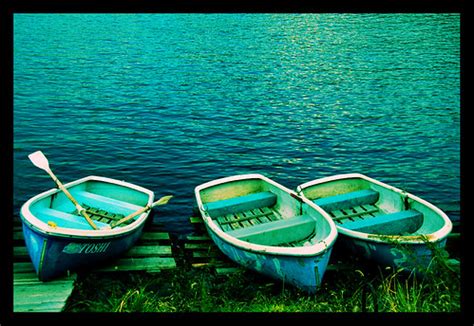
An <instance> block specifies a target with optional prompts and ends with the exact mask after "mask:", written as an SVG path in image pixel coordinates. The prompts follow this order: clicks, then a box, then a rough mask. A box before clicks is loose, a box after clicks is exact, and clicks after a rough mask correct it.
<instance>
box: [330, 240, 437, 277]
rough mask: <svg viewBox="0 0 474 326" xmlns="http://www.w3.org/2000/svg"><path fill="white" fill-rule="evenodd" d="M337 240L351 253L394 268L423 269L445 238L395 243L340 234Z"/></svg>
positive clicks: (430, 261) (428, 264) (427, 265)
mask: <svg viewBox="0 0 474 326" xmlns="http://www.w3.org/2000/svg"><path fill="white" fill-rule="evenodd" d="M339 241H340V243H341V245H342V246H344V247H345V248H346V249H347V250H349V251H350V252H351V253H353V254H355V255H358V256H360V257H363V258H364V259H367V260H371V261H373V262H375V263H377V264H379V265H382V266H390V267H392V268H394V269H396V270H398V269H403V270H405V271H423V270H425V269H426V268H428V267H429V266H430V264H431V263H432V260H433V256H434V255H433V251H434V250H436V249H442V248H444V247H445V245H446V239H444V240H441V241H438V242H436V243H419V244H395V243H384V242H371V241H366V240H364V239H355V238H353V237H348V236H345V235H340V237H339Z"/></svg>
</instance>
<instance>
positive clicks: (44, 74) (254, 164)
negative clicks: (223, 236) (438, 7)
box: [13, 14, 460, 233]
mask: <svg viewBox="0 0 474 326" xmlns="http://www.w3.org/2000/svg"><path fill="white" fill-rule="evenodd" d="M13 116H14V198H13V200H14V215H15V216H16V217H18V215H19V209H20V207H21V205H22V204H23V203H24V202H25V201H26V200H27V199H28V198H30V197H32V196H33V195H35V194H37V193H39V192H42V191H44V190H46V189H49V188H51V187H53V186H54V183H53V182H52V180H51V179H50V177H49V176H48V175H47V174H46V173H45V172H44V171H42V170H40V169H38V168H36V167H34V166H33V165H32V164H31V162H30V161H29V160H28V157H27V155H28V154H30V153H31V152H33V151H36V150H42V151H43V152H44V153H45V154H46V156H47V157H48V159H49V161H50V165H51V167H52V169H53V171H54V172H55V173H56V175H57V176H58V178H59V179H60V180H61V181H63V183H66V182H69V181H73V180H75V179H78V178H80V177H84V176H87V175H102V176H107V177H112V178H116V179H121V180H126V181H129V182H132V183H135V184H138V185H141V186H144V187H147V188H149V189H151V190H153V191H154V192H155V194H156V197H157V198H159V197H160V196H163V195H167V194H172V195H174V198H173V199H172V200H171V201H170V202H169V203H168V205H166V206H161V207H160V208H159V209H157V210H156V212H155V215H154V218H155V220H156V221H159V222H163V223H164V224H165V225H166V226H167V227H168V229H169V231H171V232H177V233H186V232H189V231H191V230H192V227H191V225H190V224H189V221H188V218H189V216H191V214H192V207H193V206H194V193H193V191H194V187H195V186H197V185H199V184H201V183H203V182H207V181H210V180H213V179H216V178H220V177H224V176H230V175H235V174H242V173H262V174H264V175H266V176H268V177H270V178H272V179H274V180H275V181H277V182H279V183H282V184H283V185H285V186H287V187H290V188H294V187H296V186H297V185H298V184H300V183H303V182H306V181H309V180H312V179H314V178H320V177H324V176H329V175H333V174H339V173H349V172H360V173H363V174H367V175H368V176H371V177H373V178H376V179H378V180H380V181H382V182H386V183H389V184H391V185H394V186H397V187H400V188H403V189H406V190H407V191H409V192H411V193H414V194H416V195H418V196H420V197H422V198H424V199H426V200H428V201H430V202H432V203H433V204H435V205H437V206H439V207H440V208H442V209H443V210H445V211H446V213H447V214H448V215H449V216H450V217H451V218H452V219H453V220H458V219H459V217H460V17H459V15H457V14H304V15H296V14H104V15H97V14H16V15H15V16H14V112H13Z"/></svg>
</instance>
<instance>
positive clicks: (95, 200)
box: [20, 152, 171, 281]
mask: <svg viewBox="0 0 474 326" xmlns="http://www.w3.org/2000/svg"><path fill="white" fill-rule="evenodd" d="M29 157H30V159H31V160H32V162H33V163H34V164H35V165H36V166H38V167H40V168H41V169H43V170H45V171H47V172H48V173H49V174H50V175H51V177H52V178H53V180H54V181H55V182H56V184H57V185H58V187H59V189H58V188H53V189H50V190H47V191H45V192H43V193H40V194H38V195H36V196H34V197H32V198H31V199H29V200H28V201H26V202H25V204H23V206H22V207H21V211H20V217H21V220H22V225H23V233H24V238H25V243H26V247H27V250H28V253H29V255H30V258H31V260H32V262H33V266H34V268H35V270H36V272H37V274H38V278H39V279H40V280H42V281H47V280H50V279H53V278H55V277H57V276H60V275H64V274H65V273H67V271H76V270H79V269H85V268H88V267H91V266H94V265H96V264H98V263H99V262H102V261H105V260H108V259H111V258H115V257H117V256H119V255H120V254H122V253H124V252H125V251H127V250H128V249H130V248H131V247H132V246H133V245H134V243H135V242H136V241H137V239H138V238H139V237H140V235H141V233H142V230H143V227H144V225H145V221H146V219H147V217H148V215H149V213H150V210H151V208H152V207H153V206H156V205H163V204H166V202H167V201H168V200H169V199H170V197H171V196H165V197H162V198H161V199H160V200H158V201H156V202H153V200H154V193H153V192H152V191H150V190H148V189H146V188H143V187H140V186H137V185H134V184H131V183H128V182H125V181H119V180H115V179H111V178H106V177H98V176H88V177H85V178H82V179H79V180H76V181H73V182H70V183H68V184H65V185H63V184H62V183H61V182H59V180H58V179H57V178H56V176H55V175H54V174H53V173H52V171H51V170H50V168H49V164H48V161H47V160H46V157H45V156H44V155H43V154H42V153H41V152H35V153H33V154H30V156H29Z"/></svg>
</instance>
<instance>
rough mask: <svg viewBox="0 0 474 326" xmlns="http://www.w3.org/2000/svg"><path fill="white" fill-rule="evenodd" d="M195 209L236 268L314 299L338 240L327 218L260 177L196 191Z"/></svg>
mask: <svg viewBox="0 0 474 326" xmlns="http://www.w3.org/2000/svg"><path fill="white" fill-rule="evenodd" d="M195 197H196V202H197V206H198V209H199V211H200V214H201V216H202V218H203V220H204V224H205V226H206V229H207V231H208V233H209V235H210V237H211V238H212V240H213V241H214V243H215V244H216V245H217V247H218V248H219V249H220V250H221V251H222V252H223V253H224V254H225V255H227V256H228V257H229V258H230V259H231V260H233V261H235V262H236V263H238V264H240V265H242V266H244V267H247V268H249V269H252V270H255V271H257V272H260V273H262V274H265V275H267V276H270V277H273V278H275V279H280V280H283V281H284V282H285V283H287V284H292V285H294V286H296V287H299V288H301V289H303V290H305V291H307V292H310V293H313V292H315V291H316V290H317V289H318V287H319V286H320V285H321V282H322V279H323V276H324V273H325V271H326V267H327V264H328V261H329V258H330V255H331V250H332V247H333V244H334V242H335V240H336V237H337V231H336V227H335V224H334V222H333V221H332V220H331V218H330V217H329V215H328V214H327V213H325V212H324V211H323V210H322V209H321V208H319V207H317V206H316V205H314V204H313V203H312V202H311V201H309V200H307V199H305V198H301V197H300V196H298V195H297V194H296V193H295V192H294V191H292V190H290V189H288V188H286V187H284V186H282V185H280V184H278V183H276V182H275V181H273V180H271V179H269V178H267V177H265V176H263V175H260V174H245V175H237V176H232V177H226V178H222V179H217V180H213V181H210V182H207V183H204V184H201V185H199V186H197V187H196V188H195Z"/></svg>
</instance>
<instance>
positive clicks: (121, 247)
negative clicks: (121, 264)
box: [23, 223, 144, 281]
mask: <svg viewBox="0 0 474 326" xmlns="http://www.w3.org/2000/svg"><path fill="white" fill-rule="evenodd" d="M143 226H144V224H142V225H141V226H140V227H138V228H137V229H135V230H134V231H133V232H130V233H127V234H124V235H121V236H119V237H113V238H95V239H91V238H84V239H80V238H70V237H58V236H48V235H47V234H43V233H39V232H37V231H35V230H33V229H32V228H30V227H29V226H28V225H26V224H25V223H23V234H24V237H25V243H26V247H27V249H28V253H29V255H30V257H31V261H32V262H33V266H34V268H35V270H36V273H37V275H38V279H39V280H41V281H48V280H51V279H53V278H55V277H58V276H60V275H64V274H66V273H67V271H71V272H72V271H77V270H79V269H83V268H88V267H90V266H94V265H97V263H99V262H102V261H105V260H108V259H111V258H114V257H117V256H119V255H120V254H122V253H124V252H125V251H127V250H128V249H130V248H131V247H132V246H133V244H134V243H135V242H136V241H137V240H138V238H139V237H140V235H141V233H142V231H143Z"/></svg>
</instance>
